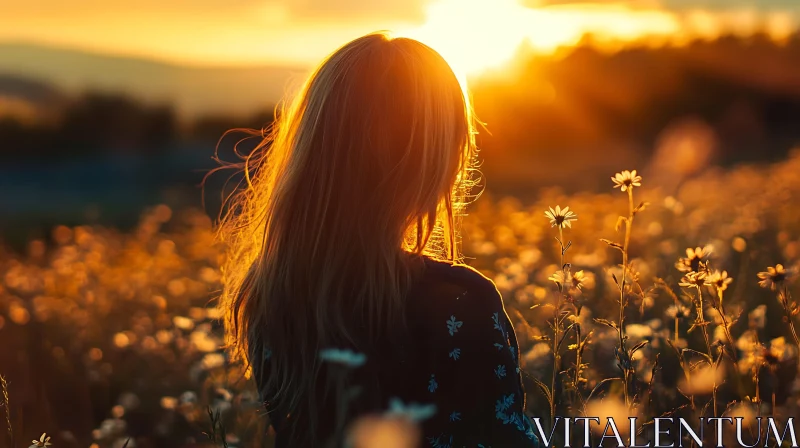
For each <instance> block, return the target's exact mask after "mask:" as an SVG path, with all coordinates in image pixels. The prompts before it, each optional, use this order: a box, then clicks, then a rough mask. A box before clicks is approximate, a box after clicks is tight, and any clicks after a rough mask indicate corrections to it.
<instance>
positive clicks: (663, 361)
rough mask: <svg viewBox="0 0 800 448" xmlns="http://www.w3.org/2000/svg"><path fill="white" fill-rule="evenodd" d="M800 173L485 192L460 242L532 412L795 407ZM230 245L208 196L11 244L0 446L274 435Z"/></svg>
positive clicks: (784, 169)
mask: <svg viewBox="0 0 800 448" xmlns="http://www.w3.org/2000/svg"><path fill="white" fill-rule="evenodd" d="M620 168H632V167H620ZM798 173H800V154H795V155H794V156H792V157H790V158H789V159H787V160H785V161H783V162H781V163H777V164H774V165H771V166H762V167H748V166H742V167H738V168H732V169H727V170H723V169H708V170H706V171H705V172H702V173H700V174H698V175H696V176H694V177H693V178H691V179H689V180H685V181H682V182H680V183H673V184H672V187H670V188H669V189H667V188H658V187H656V186H655V185H653V184H651V183H649V182H648V177H647V176H645V177H644V178H643V179H642V180H641V182H640V185H636V184H634V185H632V186H631V187H632V188H626V190H625V191H620V190H621V188H619V186H617V187H616V188H615V183H616V182H612V181H611V180H609V182H608V189H607V191H605V192H593V193H589V192H587V193H578V194H571V195H566V194H564V193H563V192H562V191H561V190H560V189H557V188H554V189H551V190H548V191H545V192H543V193H542V194H541V195H540V196H539V199H538V200H537V201H536V202H535V203H530V204H521V203H520V202H519V201H518V200H516V199H514V198H492V197H489V196H485V197H482V198H480V199H479V200H478V201H477V202H476V203H475V204H473V205H472V206H471V209H470V210H469V216H468V217H467V218H466V219H465V228H464V234H463V239H464V252H465V254H466V255H467V257H468V258H467V261H468V262H469V264H471V265H473V266H475V267H477V268H478V269H480V270H481V271H482V272H484V273H486V274H487V275H488V276H489V277H490V278H492V279H494V281H495V282H496V284H497V286H498V289H499V290H500V291H501V293H502V294H503V297H504V300H505V304H506V309H507V311H508V314H509V316H510V317H511V319H512V321H513V322H515V326H516V332H517V337H518V339H519V343H520V349H521V353H522V356H521V362H522V364H523V375H524V382H525V385H526V390H527V393H528V404H529V409H528V410H529V413H530V415H531V416H538V417H542V418H543V419H544V420H545V421H547V420H548V419H549V417H550V416H551V415H561V416H566V415H570V416H581V415H590V416H591V415H598V414H601V415H603V416H620V418H622V419H625V418H627V416H628V415H636V416H639V417H641V418H642V420H641V421H643V422H646V421H648V420H649V419H652V418H653V417H657V416H664V415H672V416H682V417H685V418H697V417H698V416H705V417H712V416H717V417H719V416H742V417H744V418H745V422H746V423H749V424H751V425H753V424H754V423H755V421H756V420H755V417H756V416H776V417H778V418H779V419H785V418H786V417H789V416H796V415H798V414H800V381H799V380H798V345H800V343H799V341H798V339H797V335H796V332H795V328H794V327H795V326H796V325H797V324H798V323H797V321H798V319H797V316H796V314H797V313H798V311H797V308H796V305H795V303H794V299H793V297H796V296H797V295H798V290H797V286H796V284H795V283H792V280H793V276H794V275H795V274H796V273H797V269H798V267H800V264H798V263H799V262H800V209H799V208H798V207H797V204H800V177H799V176H798ZM608 174H609V177H611V176H614V175H615V173H608ZM622 174H624V173H622ZM622 174H621V175H620V179H623V181H624V178H623V176H622ZM623 183H624V182H623ZM556 206H559V207H560V208H559V209H556ZM551 207H552V208H553V209H554V210H553V212H554V214H555V215H556V216H555V224H556V225H555V226H554V225H551V219H550V217H547V216H546V215H545V211H550V208H551ZM565 207H569V211H571V212H574V213H575V214H576V215H577V220H571V219H569V218H568V219H567V221H566V222H568V223H569V226H566V225H565V226H564V228H561V227H562V226H560V225H558V224H559V223H560V222H563V221H562V219H561V218H560V217H561V216H564V212H563V210H562V209H564V208H565ZM559 212H560V213H559ZM687 249H688V250H687ZM221 253H222V251H221V249H220V248H219V247H217V246H216V245H215V243H214V239H213V234H212V223H211V221H210V220H209V219H208V217H207V216H206V215H204V214H203V213H201V212H199V211H195V210H171V209H169V208H168V207H166V206H159V207H155V208H153V209H151V210H148V211H146V213H144V214H143V217H142V219H141V222H140V224H139V226H138V227H137V229H136V230H135V231H133V232H125V233H123V232H119V231H116V230H114V229H111V228H102V227H71V228H68V227H57V228H55V229H54V230H53V232H52V238H50V239H49V240H48V241H30V243H29V245H28V249H27V252H26V253H17V252H12V251H10V250H5V251H3V250H2V249H0V341H1V343H0V374H2V375H3V378H4V383H3V384H4V387H3V393H4V394H5V397H4V395H3V394H0V403H1V404H2V411H0V416H2V417H3V420H4V421H5V423H6V424H7V425H8V426H9V427H10V428H11V429H10V430H9V431H7V432H4V433H3V434H2V436H0V447H2V446H9V447H12V446H13V447H14V448H19V447H24V446H29V445H30V444H31V442H30V441H31V440H32V439H39V437H40V435H41V434H42V432H47V434H48V435H49V436H51V437H52V439H51V442H52V443H53V446H54V447H57V448H61V447H78V446H80V447H85V446H90V445H91V446H92V447H98V448H99V447H103V448H104V447H122V446H123V445H125V443H126V441H128V447H131V448H132V447H201V446H221V444H222V442H221V441H222V440H225V442H224V444H225V445H227V446H229V447H235V446H248V447H250V446H270V444H269V434H268V432H267V430H266V421H265V420H264V417H263V416H262V413H261V412H260V407H259V405H258V403H257V399H256V396H255V394H254V391H253V387H252V385H251V384H250V381H249V380H247V379H246V378H245V376H244V372H243V371H242V369H241V368H240V367H239V366H237V365H230V364H229V363H228V362H227V359H226V356H225V354H224V352H223V351H222V350H221V349H220V348H219V346H220V343H221V328H220V327H219V324H218V323H217V322H216V321H215V318H216V317H218V316H219V310H217V309H216V308H215V307H214V302H213V299H214V296H215V294H216V292H217V291H218V290H219V289H220V284H219V272H218V266H219V265H220V257H221ZM778 265H781V267H779V266H778ZM770 268H771V269H770ZM781 269H785V270H781ZM760 273H761V274H760ZM728 279H732V281H728ZM554 361H555V362H554ZM554 364H555V366H556V368H555V369H554V368H553V366H554ZM212 420H214V421H215V422H217V421H218V423H219V424H214V425H213V426H214V427H215V429H214V430H213V431H212V430H211V428H212V422H211V421H212ZM0 426H5V425H0ZM221 427H222V428H224V429H223V431H224V433H223V434H220V428H221ZM643 428H644V429H643V431H645V432H646V431H649V430H650V429H651V427H650V426H644V427H643ZM726 431H727V429H726ZM209 433H213V434H211V436H210V437H209V435H208V434H209ZM211 438H215V439H216V441H211V440H210V439H211ZM733 440H735V439H733ZM753 440H754V439H753ZM35 445H36V444H34V446H35ZM39 445H43V442H40V443H39Z"/></svg>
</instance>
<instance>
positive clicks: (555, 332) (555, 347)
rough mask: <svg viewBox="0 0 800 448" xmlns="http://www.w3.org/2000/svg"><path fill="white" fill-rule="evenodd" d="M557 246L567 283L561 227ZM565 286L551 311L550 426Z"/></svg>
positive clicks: (559, 360)
mask: <svg viewBox="0 0 800 448" xmlns="http://www.w3.org/2000/svg"><path fill="white" fill-rule="evenodd" d="M558 244H559V246H560V247H559V250H560V251H561V273H562V274H563V278H564V281H565V282H566V281H567V275H566V274H567V273H566V269H565V268H564V252H565V249H564V228H563V227H562V226H560V225H559V226H558ZM566 286H567V285H564V284H562V285H561V291H559V293H558V296H557V298H556V306H555V310H554V311H553V376H552V378H551V380H550V397H551V400H550V422H551V424H553V425H554V424H555V419H556V378H557V377H558V369H559V365H560V364H561V355H560V354H559V350H558V337H559V329H560V327H561V322H560V314H561V297H562V296H563V289H564V288H565V287H566Z"/></svg>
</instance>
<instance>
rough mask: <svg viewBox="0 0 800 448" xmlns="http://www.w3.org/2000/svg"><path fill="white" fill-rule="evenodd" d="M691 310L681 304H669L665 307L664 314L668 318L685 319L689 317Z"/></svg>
mask: <svg viewBox="0 0 800 448" xmlns="http://www.w3.org/2000/svg"><path fill="white" fill-rule="evenodd" d="M690 314H691V310H689V308H687V307H685V306H683V305H670V306H669V308H667V311H666V315H667V317H669V318H670V319H685V318H687V317H689V315H690Z"/></svg>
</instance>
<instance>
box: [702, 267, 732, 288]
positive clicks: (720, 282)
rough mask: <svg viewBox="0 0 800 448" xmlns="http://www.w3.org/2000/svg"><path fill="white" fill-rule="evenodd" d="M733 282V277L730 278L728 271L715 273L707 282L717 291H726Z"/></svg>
mask: <svg viewBox="0 0 800 448" xmlns="http://www.w3.org/2000/svg"><path fill="white" fill-rule="evenodd" d="M732 282H733V277H728V271H722V272H720V271H714V272H713V273H711V275H709V276H708V280H707V283H708V284H709V285H712V286H714V287H715V288H717V291H725V290H726V289H728V285H730V284H731V283H732Z"/></svg>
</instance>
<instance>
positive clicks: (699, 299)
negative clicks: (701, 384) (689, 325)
mask: <svg viewBox="0 0 800 448" xmlns="http://www.w3.org/2000/svg"><path fill="white" fill-rule="evenodd" d="M696 288H697V315H698V317H699V319H700V330H702V332H703V339H704V340H705V341H706V350H707V352H708V357H709V359H711V369H712V370H713V372H712V374H713V375H714V384H713V385H712V389H711V401H712V403H713V405H714V417H716V416H717V363H716V362H714V354H713V353H712V352H711V343H710V342H709V339H708V330H707V329H706V318H705V315H704V313H703V291H702V289H701V288H700V286H696Z"/></svg>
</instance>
